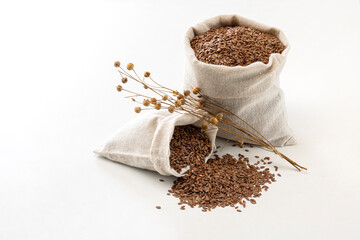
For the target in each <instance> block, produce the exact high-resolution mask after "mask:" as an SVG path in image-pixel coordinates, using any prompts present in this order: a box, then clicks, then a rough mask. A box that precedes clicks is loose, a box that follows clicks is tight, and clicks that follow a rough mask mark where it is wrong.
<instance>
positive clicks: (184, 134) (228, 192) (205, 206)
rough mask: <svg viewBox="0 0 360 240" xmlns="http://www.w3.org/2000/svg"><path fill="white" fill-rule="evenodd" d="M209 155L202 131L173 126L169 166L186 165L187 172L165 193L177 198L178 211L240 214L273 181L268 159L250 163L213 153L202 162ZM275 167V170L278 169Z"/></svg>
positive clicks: (177, 167) (208, 141)
mask: <svg viewBox="0 0 360 240" xmlns="http://www.w3.org/2000/svg"><path fill="white" fill-rule="evenodd" d="M250 147H252V146H250ZM210 152H211V142H210V140H209V139H208V137H207V136H206V134H205V133H204V132H202V131H201V129H199V128H196V127H193V126H191V125H186V126H177V127H175V130H174V134H173V137H172V139H171V142H170V166H171V167H172V168H173V169H175V170H176V171H177V172H180V171H181V169H182V168H183V167H186V166H190V169H189V170H188V171H187V172H186V173H185V176H184V177H180V178H177V179H176V180H175V181H174V183H173V186H172V187H171V190H169V191H168V193H167V194H168V195H172V196H174V197H177V198H179V200H180V202H179V205H182V206H181V207H180V209H181V210H185V205H184V204H187V205H189V206H190V207H195V206H198V207H200V208H202V211H204V212H206V211H211V210H212V209H214V208H216V207H227V206H230V207H234V208H235V210H236V211H237V212H241V210H240V209H238V208H239V207H240V206H242V207H243V208H245V207H246V203H247V202H250V203H252V204H256V200H255V199H254V198H257V197H260V196H261V194H262V191H263V190H265V191H267V190H268V188H269V187H268V186H267V185H266V184H271V183H272V182H275V181H276V179H275V174H273V173H271V172H270V169H269V167H270V166H268V164H271V163H272V162H271V161H270V158H269V157H265V158H263V159H260V160H258V161H257V162H256V163H254V164H250V161H249V158H248V157H245V156H244V155H242V154H239V155H238V157H237V158H235V157H233V156H231V155H229V154H226V155H224V156H222V157H219V156H218V155H217V154H214V157H213V158H212V159H209V160H208V162H207V163H205V158H206V156H208V155H209V154H210ZM257 158H259V156H255V159H257ZM260 165H261V166H260ZM274 168H275V170H277V166H274Z"/></svg>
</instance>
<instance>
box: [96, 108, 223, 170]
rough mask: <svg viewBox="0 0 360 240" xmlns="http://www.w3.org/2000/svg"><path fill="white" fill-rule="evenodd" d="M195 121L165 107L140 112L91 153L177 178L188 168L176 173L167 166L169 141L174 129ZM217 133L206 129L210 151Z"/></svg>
mask: <svg viewBox="0 0 360 240" xmlns="http://www.w3.org/2000/svg"><path fill="white" fill-rule="evenodd" d="M198 120H199V119H198V118H197V117H195V116H193V115H191V114H188V113H169V112H168V111H167V110H160V111H156V112H149V113H147V114H142V115H140V116H138V117H137V118H135V119H133V120H131V121H130V122H129V123H127V124H125V125H124V126H123V127H121V128H120V129H119V130H118V131H117V132H116V133H115V134H114V135H113V136H112V137H111V138H110V139H108V140H107V141H106V142H105V144H103V145H101V146H100V147H98V148H97V149H95V150H94V153H96V154H98V155H100V156H102V157H105V158H108V159H110V160H113V161H116V162H120V163H123V164H126V165H130V166H133V167H138V168H143V169H148V170H152V171H157V172H159V173H160V174H162V175H174V176H176V177H180V176H183V174H184V173H185V172H186V171H187V170H188V169H189V168H188V167H185V168H183V169H182V171H181V173H180V174H179V173H178V172H176V171H175V170H174V169H172V168H171V167H170V161H169V157H170V141H171V138H172V135H173V132H174V128H175V126H182V125H188V124H195V123H196V122H198ZM216 133H217V128H216V127H213V128H211V129H209V130H207V131H205V134H206V135H207V136H208V137H209V139H210V142H211V144H212V151H213V149H214V148H215V139H216ZM212 151H211V153H212ZM211 153H210V155H211ZM210 155H209V156H208V157H207V158H206V159H205V160H207V159H208V158H209V157H210Z"/></svg>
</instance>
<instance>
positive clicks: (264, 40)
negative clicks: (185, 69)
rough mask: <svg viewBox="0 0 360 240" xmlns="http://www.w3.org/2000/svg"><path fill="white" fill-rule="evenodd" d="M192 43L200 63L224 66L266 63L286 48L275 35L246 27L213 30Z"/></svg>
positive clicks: (194, 39) (195, 38) (199, 36)
mask: <svg viewBox="0 0 360 240" xmlns="http://www.w3.org/2000/svg"><path fill="white" fill-rule="evenodd" d="M190 44H191V47H192V49H193V50H194V52H195V56H196V58H197V59H198V60H199V61H201V62H205V63H209V64H216V65H225V66H238V65H240V66H247V65H249V64H251V63H254V62H258V61H259V62H263V63H265V64H267V63H268V62H269V59H270V55H271V54H272V53H282V52H283V51H284V49H285V48H286V47H285V45H284V44H283V43H282V42H281V41H280V40H279V39H278V38H277V37H275V36H274V35H272V34H269V33H265V32H262V31H260V30H258V29H255V28H252V27H243V26H235V27H220V28H211V29H210V30H208V31H207V32H205V33H204V34H201V35H198V36H195V37H194V38H193V39H192V40H191V43H190Z"/></svg>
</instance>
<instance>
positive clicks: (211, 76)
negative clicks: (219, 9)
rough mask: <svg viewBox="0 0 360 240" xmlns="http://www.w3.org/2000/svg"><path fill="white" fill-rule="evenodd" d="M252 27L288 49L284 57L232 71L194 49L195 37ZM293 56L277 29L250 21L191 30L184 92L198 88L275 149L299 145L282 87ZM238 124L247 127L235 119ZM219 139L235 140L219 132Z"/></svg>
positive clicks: (224, 18) (228, 18) (222, 20)
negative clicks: (204, 59)
mask: <svg viewBox="0 0 360 240" xmlns="http://www.w3.org/2000/svg"><path fill="white" fill-rule="evenodd" d="M223 26H249V27H253V28H256V29H258V30H261V31H263V32H267V33H271V34H273V35H275V36H276V37H278V38H279V39H280V41H281V42H282V43H283V44H284V45H285V46H286V49H285V50H284V51H283V52H282V53H281V54H279V53H275V54H271V56H270V60H269V63H267V64H265V63H263V62H255V63H252V64H250V65H248V66H236V67H228V66H223V65H213V64H207V63H204V62H200V61H199V60H198V59H197V58H196V56H195V53H194V51H193V49H192V48H191V45H190V42H191V40H192V39H193V37H194V36H196V35H199V34H203V33H205V32H206V31H207V30H209V29H210V28H219V27H223ZM288 52H289V43H288V41H287V39H286V37H285V35H284V34H283V32H282V31H281V30H279V29H277V28H273V27H268V26H266V25H264V24H261V23H257V22H255V21H251V20H248V19H246V18H243V17H240V16H237V15H221V16H217V17H214V18H210V19H207V20H205V21H203V22H201V23H199V24H197V25H195V26H194V27H191V28H190V29H189V30H188V31H187V32H186V36H185V54H186V64H185V80H184V89H192V88H193V87H195V86H197V87H199V88H200V89H201V93H202V94H204V95H207V96H208V97H210V98H212V99H213V100H215V101H216V102H218V103H220V104H221V105H223V106H225V107H226V108H228V109H229V110H230V111H232V112H233V113H235V114H237V115H238V116H240V117H241V118H243V119H244V120H245V121H247V122H248V123H249V124H251V125H252V126H253V127H255V129H257V130H258V131H259V132H260V133H262V134H263V135H264V136H265V137H266V138H267V139H268V140H269V141H270V142H271V143H272V144H273V145H274V146H284V145H293V144H295V143H296V142H295V139H294V137H293V134H292V131H291V129H290V128H289V126H288V122H287V117H286V109H285V102H284V94H283V91H282V90H281V89H280V86H279V74H280V72H281V70H282V68H283V66H284V63H285V61H286V56H287V54H288ZM232 120H234V121H235V122H237V123H238V124H240V125H242V126H243V127H245V128H247V126H246V125H244V124H242V123H241V122H239V121H238V120H237V119H236V118H233V119H232ZM218 136H220V137H223V138H227V139H233V135H230V134H229V133H227V132H225V131H223V130H221V129H219V131H218Z"/></svg>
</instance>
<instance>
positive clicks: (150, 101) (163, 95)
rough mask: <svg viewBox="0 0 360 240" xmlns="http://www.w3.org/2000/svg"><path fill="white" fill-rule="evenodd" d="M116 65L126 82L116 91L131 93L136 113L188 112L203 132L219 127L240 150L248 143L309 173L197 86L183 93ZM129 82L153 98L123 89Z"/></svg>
mask: <svg viewBox="0 0 360 240" xmlns="http://www.w3.org/2000/svg"><path fill="white" fill-rule="evenodd" d="M114 66H115V67H116V68H117V69H118V72H119V73H120V75H121V77H122V79H121V81H122V83H123V85H117V86H116V89H117V90H118V91H119V92H126V93H129V94H130V95H128V96H126V98H131V99H132V101H134V102H136V103H138V104H140V105H141V107H140V106H137V107H135V109H134V110H135V112H136V113H140V112H141V111H143V110H154V109H155V110H160V109H167V110H168V111H169V112H170V113H174V112H177V113H189V114H192V115H194V116H196V117H198V118H199V119H200V120H202V121H203V123H202V129H203V130H204V131H206V130H207V129H209V125H216V126H217V127H218V128H220V129H222V130H224V131H226V132H228V133H230V134H232V135H233V136H234V140H236V143H237V145H239V146H240V147H242V145H243V144H244V142H245V141H246V142H248V143H252V144H256V145H259V146H261V147H263V148H265V149H267V150H269V151H271V152H274V153H275V154H277V155H279V156H280V157H281V158H283V159H285V160H286V161H288V162H289V163H290V164H291V165H293V166H294V167H295V168H296V169H297V170H299V171H301V169H304V170H307V169H306V168H305V167H302V166H300V165H299V164H297V163H296V162H294V161H293V160H291V159H290V158H289V157H287V156H285V155H284V154H283V153H281V152H280V151H279V150H277V149H276V148H275V147H274V146H273V145H272V144H271V143H270V141H269V140H267V139H266V138H265V137H264V136H263V135H262V134H261V133H260V132H259V131H258V130H256V129H255V128H254V127H253V126H251V125H250V124H249V123H248V122H246V121H245V120H244V119H242V118H241V117H240V116H238V115H236V114H234V113H233V112H231V111H230V110H229V109H227V108H225V107H224V106H221V105H220V104H218V103H217V102H215V101H214V100H212V99H211V98H209V97H208V96H206V95H203V94H202V93H201V90H200V89H199V88H198V87H195V88H193V89H192V91H190V90H185V91H184V92H183V93H180V92H179V91H176V90H173V89H170V88H167V87H165V86H163V85H161V84H159V83H158V82H156V81H155V80H154V79H153V78H152V77H151V76H150V72H145V73H144V75H143V76H142V77H140V76H139V75H138V74H137V72H136V71H135V69H134V64H132V63H128V64H127V66H126V70H125V69H124V68H123V67H122V66H121V64H120V62H119V61H116V62H115V63H114ZM129 80H131V81H133V82H135V83H138V84H140V85H141V86H142V87H143V88H144V89H146V90H147V91H148V92H150V93H151V96H149V95H147V94H140V93H138V92H135V91H131V90H128V89H126V88H124V87H123V86H124V85H125V84H127V83H128V81H129ZM191 92H192V94H191ZM233 118H235V119H237V120H238V122H241V123H243V124H244V126H246V128H245V127H244V126H242V125H239V124H238V123H237V122H234V121H233V120H232V119H233Z"/></svg>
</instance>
